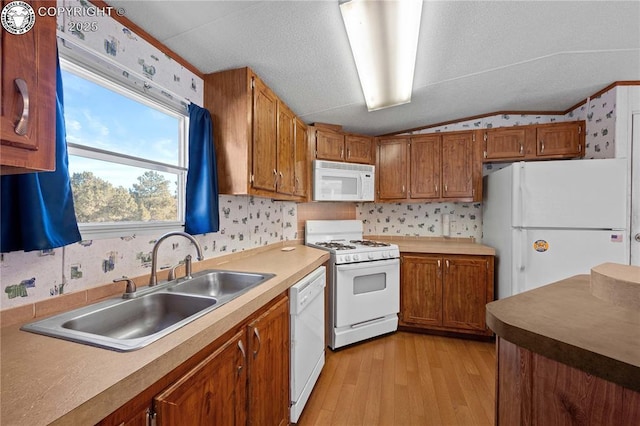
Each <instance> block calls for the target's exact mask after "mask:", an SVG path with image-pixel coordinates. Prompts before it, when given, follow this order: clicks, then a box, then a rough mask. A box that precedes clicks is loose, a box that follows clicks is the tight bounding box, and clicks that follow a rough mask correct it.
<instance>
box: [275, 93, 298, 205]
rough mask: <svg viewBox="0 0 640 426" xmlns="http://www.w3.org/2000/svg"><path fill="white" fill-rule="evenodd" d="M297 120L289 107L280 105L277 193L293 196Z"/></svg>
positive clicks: (280, 103)
mask: <svg viewBox="0 0 640 426" xmlns="http://www.w3.org/2000/svg"><path fill="white" fill-rule="evenodd" d="M295 120H296V117H295V115H294V114H293V112H292V111H291V110H290V109H289V108H287V106H286V105H285V104H284V103H282V102H279V103H278V131H277V134H278V145H277V153H278V161H277V163H276V169H277V170H278V180H277V184H276V191H277V192H280V193H282V194H293V193H294V192H295V155H296V145H295V143H296V140H295V137H296V135H295Z"/></svg>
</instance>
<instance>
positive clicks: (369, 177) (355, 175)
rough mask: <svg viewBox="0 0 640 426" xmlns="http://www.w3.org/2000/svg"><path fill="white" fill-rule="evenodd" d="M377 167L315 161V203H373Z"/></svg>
mask: <svg viewBox="0 0 640 426" xmlns="http://www.w3.org/2000/svg"><path fill="white" fill-rule="evenodd" d="M374 191H375V166H372V165H370V164H354V163H343V162H338V161H324V160H314V161H313V200H314V201H373V200H374Z"/></svg>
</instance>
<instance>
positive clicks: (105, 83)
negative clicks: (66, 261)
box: [60, 55, 189, 240]
mask: <svg viewBox="0 0 640 426" xmlns="http://www.w3.org/2000/svg"><path fill="white" fill-rule="evenodd" d="M60 67H61V68H62V69H63V70H64V71H67V72H69V73H72V74H75V75H76V76H79V77H81V78H83V79H85V80H88V81H90V82H92V83H94V84H98V85H101V86H102V87H104V88H106V89H108V90H111V91H113V92H116V93H118V94H120V95H121V96H125V97H128V98H129V99H132V100H134V101H136V102H139V103H141V104H143V105H145V106H147V107H149V108H154V109H156V110H159V111H160V112H162V113H164V114H167V115H171V116H173V117H175V118H177V119H178V138H179V141H178V164H177V165H174V164H168V163H163V162H159V161H155V160H148V159H144V158H140V157H136V156H132V155H128V154H123V153H119V152H115V151H109V150H104V149H100V148H94V147H87V146H85V145H80V144H75V143H71V142H67V153H68V155H69V156H71V155H74V156H81V157H85V158H90V159H94V160H101V161H108V162H111V163H115V164H121V165H125V166H135V167H141V168H144V169H146V170H153V171H158V172H166V173H175V174H176V176H177V209H178V215H177V216H178V217H177V219H176V220H175V221H150V222H143V221H137V222H132V221H128V222H92V223H78V228H79V230H80V235H81V236H82V239H83V240H90V239H101V238H112V237H124V236H131V235H138V234H152V233H155V234H158V233H163V232H169V231H176V230H184V225H185V206H186V200H185V196H186V181H187V170H188V151H189V115H188V112H187V111H186V110H179V109H178V108H177V107H175V106H174V105H172V104H169V103H167V104H164V103H162V102H159V101H158V100H156V99H155V98H152V97H146V96H144V95H143V94H142V93H140V91H139V90H134V89H133V88H131V87H127V86H126V85H125V84H123V83H122V82H121V81H118V80H115V79H112V78H110V77H109V76H108V73H106V72H105V73H101V72H100V71H99V70H97V69H95V68H93V67H91V68H89V67H85V66H83V64H82V63H80V62H76V61H74V60H73V59H71V58H68V57H64V56H63V55H60ZM63 84H64V82H63Z"/></svg>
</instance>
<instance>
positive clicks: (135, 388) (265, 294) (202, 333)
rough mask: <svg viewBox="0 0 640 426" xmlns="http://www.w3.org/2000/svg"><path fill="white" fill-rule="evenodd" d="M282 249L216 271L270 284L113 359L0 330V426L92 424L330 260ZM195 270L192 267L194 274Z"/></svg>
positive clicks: (306, 250) (305, 250)
mask: <svg viewBox="0 0 640 426" xmlns="http://www.w3.org/2000/svg"><path fill="white" fill-rule="evenodd" d="M295 247H296V248H295V250H292V251H281V247H276V248H274V249H271V250H267V251H262V252H259V253H257V254H255V255H252V256H247V257H244V258H239V259H236V260H231V261H229V262H226V263H223V264H220V263H219V262H218V263H217V262H216V259H215V258H213V259H208V260H205V261H203V262H199V263H198V264H195V263H194V271H196V270H201V269H207V268H218V269H228V270H238V271H248V272H268V273H274V274H276V277H274V278H272V279H270V280H269V281H267V282H265V283H264V284H261V285H260V286H258V287H256V288H254V289H252V290H250V291H248V292H247V293H245V294H243V295H241V296H239V297H238V298H236V299H234V300H232V301H230V302H228V303H227V304H225V305H223V306H221V307H220V308H218V309H216V310H214V311H212V312H211V313H209V314H207V315H205V316H203V317H201V318H199V319H197V320H195V321H193V322H191V323H189V324H187V325H185V326H184V327H182V328H180V329H178V330H176V331H175V332H173V333H171V334H169V335H168V336H166V337H163V338H161V339H160V340H158V341H156V342H154V343H152V344H150V345H149V346H147V347H145V348H142V349H139V350H136V351H133V352H125V353H121V352H114V351H110V350H106V349H101V348H94V347H91V346H86V345H83V344H79V343H73V342H68V341H66V340H61V339H56V338H52V337H46V336H40V335H37V334H33V333H29V332H26V331H21V330H19V325H15V326H8V327H4V328H2V329H1V330H0V342H1V348H0V350H1V359H0V362H1V364H0V365H1V374H2V378H1V382H0V386H1V408H0V424H3V425H11V426H15V425H29V426H35V425H45V424H50V423H54V424H69V425H89V424H95V423H96V422H98V421H99V420H101V419H103V418H104V417H106V416H107V415H109V414H110V413H111V412H113V411H114V410H116V409H117V408H119V407H120V406H122V405H123V404H124V403H126V402H127V401H129V400H130V399H132V398H133V397H135V396H136V395H137V394H138V393H140V392H141V391H142V390H144V389H146V388H148V387H149V386H151V385H152V384H153V383H154V382H156V381H158V380H159V379H160V378H162V377H163V376H164V375H166V374H167V373H169V372H170V371H172V370H173V369H175V368H176V367H177V366H178V365H180V364H182V363H183V362H185V361H186V360H188V359H189V358H190V357H191V356H193V355H194V354H196V353H197V352H198V351H199V350H201V349H202V348H204V347H205V346H207V345H208V344H209V343H211V342H213V341H214V340H216V339H217V338H218V337H220V336H222V335H223V334H224V333H225V332H227V331H229V330H230V329H232V328H233V327H235V326H236V325H238V324H240V323H241V322H242V321H243V320H244V319H246V318H247V317H249V316H250V315H251V314H252V313H253V312H255V311H257V310H258V309H260V308H261V307H262V306H264V305H266V304H267V303H269V302H270V301H271V300H273V299H274V298H276V297H277V296H278V295H279V294H281V293H283V292H284V291H286V290H287V289H288V288H289V287H291V286H292V285H293V284H295V283H296V282H297V281H299V280H300V279H301V278H303V277H304V276H305V275H307V274H308V273H310V272H312V271H313V270H314V269H316V268H317V267H318V266H320V265H322V264H323V263H324V262H326V261H327V260H328V258H329V255H328V253H327V252H326V251H323V250H318V249H314V248H311V247H306V246H301V245H299V246H295ZM196 266H197V267H196Z"/></svg>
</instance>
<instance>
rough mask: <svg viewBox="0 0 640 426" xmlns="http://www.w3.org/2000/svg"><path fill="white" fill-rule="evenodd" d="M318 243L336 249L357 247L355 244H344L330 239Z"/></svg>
mask: <svg viewBox="0 0 640 426" xmlns="http://www.w3.org/2000/svg"><path fill="white" fill-rule="evenodd" d="M316 245H318V246H320V247H326V248H329V249H334V250H353V249H355V248H356V247H355V246H351V245H348V244H343V243H338V242H335V241H329V242H320V243H316Z"/></svg>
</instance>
